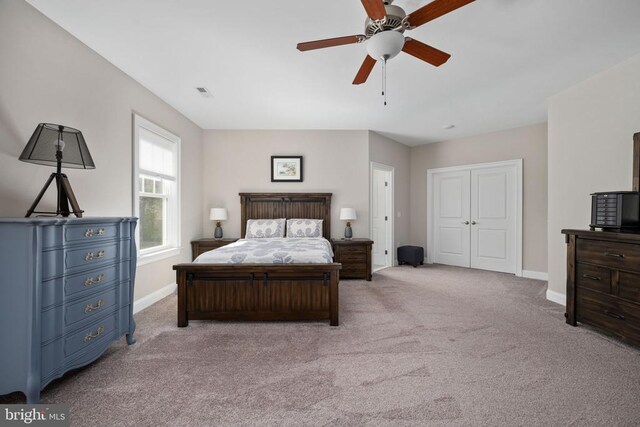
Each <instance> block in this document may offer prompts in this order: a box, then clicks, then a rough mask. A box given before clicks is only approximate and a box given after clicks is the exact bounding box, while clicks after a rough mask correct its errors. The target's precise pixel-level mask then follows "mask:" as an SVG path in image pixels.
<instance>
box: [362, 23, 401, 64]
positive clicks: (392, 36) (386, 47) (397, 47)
mask: <svg viewBox="0 0 640 427" xmlns="http://www.w3.org/2000/svg"><path fill="white" fill-rule="evenodd" d="M403 46H404V36H403V35H402V33H401V32H399V31H393V30H389V31H382V32H380V33H378V34H376V35H374V36H373V37H371V38H370V39H369V41H368V42H367V52H368V53H369V56H371V57H372V58H373V59H375V60H381V59H385V60H386V59H391V58H393V57H395V56H396V55H397V54H399V53H400V51H401V50H402V47H403Z"/></svg>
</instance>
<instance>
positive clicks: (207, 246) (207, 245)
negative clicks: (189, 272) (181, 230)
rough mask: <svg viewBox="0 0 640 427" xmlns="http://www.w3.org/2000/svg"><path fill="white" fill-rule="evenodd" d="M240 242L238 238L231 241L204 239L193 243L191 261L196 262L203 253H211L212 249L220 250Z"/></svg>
mask: <svg viewBox="0 0 640 427" xmlns="http://www.w3.org/2000/svg"><path fill="white" fill-rule="evenodd" d="M236 241H238V239H237V238H230V239H214V238H211V237H209V238H204V239H198V240H193V241H191V259H192V260H194V259H196V258H197V257H198V255H200V254H201V253H204V252H207V251H210V250H212V249H218V248H221V247H223V246H227V245H228V244H230V243H233V242H236Z"/></svg>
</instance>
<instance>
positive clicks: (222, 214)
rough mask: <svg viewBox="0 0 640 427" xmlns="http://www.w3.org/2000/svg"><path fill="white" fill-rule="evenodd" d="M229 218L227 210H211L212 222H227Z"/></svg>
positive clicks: (210, 217)
mask: <svg viewBox="0 0 640 427" xmlns="http://www.w3.org/2000/svg"><path fill="white" fill-rule="evenodd" d="M227 218H228V216H227V208H211V212H210V213H209V219H210V220H212V221H225V220H226V219H227Z"/></svg>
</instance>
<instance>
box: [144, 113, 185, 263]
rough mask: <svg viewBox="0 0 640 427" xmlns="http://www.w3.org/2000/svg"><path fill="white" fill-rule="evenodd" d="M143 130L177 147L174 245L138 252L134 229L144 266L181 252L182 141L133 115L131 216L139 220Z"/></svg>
mask: <svg viewBox="0 0 640 427" xmlns="http://www.w3.org/2000/svg"><path fill="white" fill-rule="evenodd" d="M141 127H142V128H144V129H146V130H148V131H149V132H153V133H155V134H157V135H159V136H161V137H163V138H165V139H167V140H169V141H171V142H173V143H175V144H176V145H177V147H176V148H177V150H176V163H177V164H176V185H175V191H176V209H175V213H174V215H175V217H176V237H175V238H176V241H175V244H174V245H169V246H162V247H160V248H157V249H154V250H151V251H141V250H140V244H139V242H140V227H137V228H136V242H138V265H145V264H149V263H152V262H156V261H160V260H162V259H166V258H171V257H174V256H177V255H180V251H181V249H182V248H181V242H182V239H181V228H182V227H181V221H180V207H181V203H180V200H181V191H180V186H181V171H180V163H181V162H180V153H181V143H182V140H181V139H180V137H179V136H177V135H174V134H173V133H171V132H169V131H167V130H165V129H163V128H162V127H160V126H158V125H157V124H155V123H153V122H151V121H149V120H147V119H145V118H144V117H142V116H140V115H138V114H135V113H134V114H133V156H132V157H133V168H132V169H133V174H132V183H133V186H132V188H133V192H132V193H133V201H132V204H133V206H132V212H133V216H135V217H137V218H139V217H140V179H139V176H140V173H144V171H141V170H140V162H139V158H138V141H139V128H141Z"/></svg>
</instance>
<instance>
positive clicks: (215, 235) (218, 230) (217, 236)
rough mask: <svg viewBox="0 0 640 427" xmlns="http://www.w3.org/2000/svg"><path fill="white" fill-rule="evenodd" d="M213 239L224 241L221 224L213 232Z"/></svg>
mask: <svg viewBox="0 0 640 427" xmlns="http://www.w3.org/2000/svg"><path fill="white" fill-rule="evenodd" d="M213 238H214V239H222V227H220V223H218V226H217V227H216V229H215V231H214V232H213Z"/></svg>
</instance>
